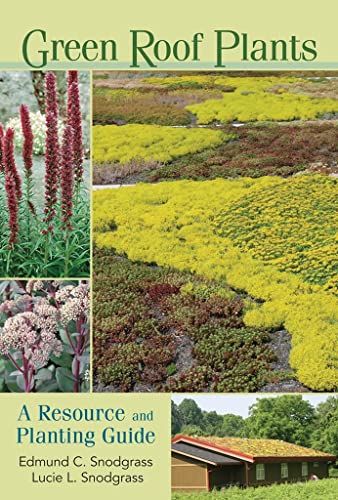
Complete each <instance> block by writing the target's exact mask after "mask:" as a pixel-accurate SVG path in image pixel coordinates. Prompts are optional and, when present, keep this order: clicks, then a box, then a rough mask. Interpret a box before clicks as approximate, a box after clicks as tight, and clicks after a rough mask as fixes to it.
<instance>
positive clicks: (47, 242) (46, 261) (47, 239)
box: [44, 229, 49, 276]
mask: <svg viewBox="0 0 338 500" xmlns="http://www.w3.org/2000/svg"><path fill="white" fill-rule="evenodd" d="M48 255H49V231H48V229H47V234H46V238H45V258H44V271H45V276H47V275H48V271H47V264H48Z"/></svg>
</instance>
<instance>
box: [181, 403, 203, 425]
mask: <svg viewBox="0 0 338 500" xmlns="http://www.w3.org/2000/svg"><path fill="white" fill-rule="evenodd" d="M178 408H179V411H180V415H181V418H182V424H183V425H198V427H201V423H202V422H203V412H202V410H201V408H200V407H199V406H198V405H197V403H196V402H195V401H194V400H193V399H183V401H182V402H181V403H180V405H179V406H178Z"/></svg>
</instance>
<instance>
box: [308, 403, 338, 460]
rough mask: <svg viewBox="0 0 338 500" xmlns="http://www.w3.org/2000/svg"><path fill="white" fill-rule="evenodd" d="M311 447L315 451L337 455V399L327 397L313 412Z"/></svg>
mask: <svg viewBox="0 0 338 500" xmlns="http://www.w3.org/2000/svg"><path fill="white" fill-rule="evenodd" d="M311 446H312V447H313V448H315V449H317V450H320V451H325V452H326V453H332V454H333V455H338V397H337V396H329V397H328V398H327V400H326V401H324V403H320V404H319V405H318V406H317V408H316V412H315V426H314V431H313V433H312V435H311Z"/></svg>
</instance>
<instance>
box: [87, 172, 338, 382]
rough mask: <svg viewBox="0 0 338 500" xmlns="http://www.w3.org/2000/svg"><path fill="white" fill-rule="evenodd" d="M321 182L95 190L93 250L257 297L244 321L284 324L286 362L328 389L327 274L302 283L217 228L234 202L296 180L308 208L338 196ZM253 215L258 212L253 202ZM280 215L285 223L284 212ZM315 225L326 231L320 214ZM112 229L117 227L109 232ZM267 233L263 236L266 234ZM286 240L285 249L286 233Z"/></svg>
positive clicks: (334, 370) (332, 357) (333, 345)
mask: <svg viewBox="0 0 338 500" xmlns="http://www.w3.org/2000/svg"><path fill="white" fill-rule="evenodd" d="M322 179H323V178H322V177H320V176H306V177H304V178H302V179H301V180H299V178H297V177H294V178H290V179H288V180H283V179H280V178H274V177H263V178H260V179H256V180H254V179H247V178H244V179H240V180H232V181H231V180H224V179H217V180H214V181H205V182H192V181H179V182H172V183H161V184H157V185H142V184H140V185H137V186H135V187H126V188H121V189H118V190H102V191H98V192H95V193H94V238H95V242H96V244H97V245H98V246H100V247H110V248H115V249H116V251H117V252H118V253H120V254H126V255H127V256H128V257H129V258H130V259H131V260H134V261H138V260H139V261H143V262H149V263H151V262H155V263H157V264H158V265H162V266H170V267H173V268H176V269H179V270H189V271H191V272H193V273H198V274H200V275H202V276H204V277H207V278H209V279H215V280H219V279H226V281H227V283H228V284H229V285H230V286H232V287H234V288H236V289H240V290H245V291H246V292H247V293H249V294H250V295H251V296H253V297H255V298H257V299H261V300H262V301H264V303H263V304H262V305H257V304H256V305H252V306H251V308H250V309H249V310H248V311H247V313H246V316H245V318H244V320H245V323H246V324H247V325H248V326H255V327H269V328H274V327H279V326H281V325H283V324H284V325H285V327H286V328H287V329H288V331H289V332H290V333H291V335H292V352H291V359H290V363H291V366H292V367H293V368H294V369H295V370H296V371H297V376H298V378H299V380H300V381H301V382H302V383H304V384H305V385H307V386H308V387H310V388H312V389H316V390H333V389H336V388H337V386H338V366H337V354H336V353H337V336H338V299H337V297H336V296H335V295H333V294H332V292H331V291H330V290H331V288H330V290H327V289H326V288H327V283H328V281H329V280H330V279H334V276H333V275H331V274H330V273H326V278H325V279H327V280H328V281H325V280H324V281H325V283H324V282H323V284H312V283H310V282H306V281H305V280H304V277H303V276H302V275H301V273H300V272H299V271H297V270H296V269H294V270H293V272H290V271H289V270H288V271H282V270H280V269H278V266H277V263H276V262H264V261H263V260H262V259H261V258H257V256H255V255H251V254H250V252H249V250H248V249H246V250H245V251H243V250H241V249H240V248H239V247H238V246H235V244H236V241H235V242H234V241H232V240H231V237H227V236H224V234H223V228H222V227H219V220H220V217H221V216H222V217H223V216H224V214H227V215H229V214H230V215H231V212H232V211H233V207H234V206H236V204H238V203H239V202H240V200H245V202H247V201H248V199H249V200H255V199H256V198H257V199H261V197H262V192H265V193H266V195H267V196H269V193H271V191H272V190H273V191H274V195H275V197H276V199H278V196H279V190H280V191H281V193H285V189H287V188H288V187H292V185H293V183H296V184H297V183H299V182H300V183H301V184H302V186H303V187H302V192H305V193H306V196H307V198H308V199H310V198H311V197H312V200H313V203H314V206H315V204H316V203H317V202H320V201H323V200H325V198H326V197H328V198H330V196H331V195H332V193H333V192H335V193H336V194H337V181H335V180H334V179H325V181H323V180H322ZM321 182H325V189H324V188H322V189H321V190H318V189H317V183H321ZM304 190H305V191H304ZM318 197H321V198H320V199H318ZM261 202H262V201H261ZM307 203H308V200H307ZM281 207H283V204H281ZM275 209H276V210H278V206H276V208H275ZM253 212H255V211H253ZM233 213H235V212H233ZM256 213H257V217H258V216H259V206H258V205H257V206H256ZM253 217H254V213H253ZM330 217H335V214H334V213H328V214H327V219H326V221H327V227H329V228H331V227H332V226H331V221H330V220H329V219H330ZM284 219H285V221H287V220H288V219H287V214H285V213H284ZM296 221H297V219H294V221H293V223H296ZM271 223H272V224H273V220H271ZM279 223H280V220H279V219H278V217H277V219H276V224H279ZM285 223H286V224H287V222H285ZM321 225H322V227H323V228H325V217H324V216H323V218H322V219H321ZM115 226H117V230H111V228H112V227H115ZM307 229H308V231H306V230H304V228H301V229H300V231H299V237H300V239H301V240H302V241H300V243H301V244H303V245H306V244H307V243H308V241H307V240H309V241H310V240H311V235H312V231H313V227H311V225H310V226H309V227H308V228H307ZM330 231H331V229H330ZM294 232H295V229H294V228H293V230H292V231H291V233H292V234H293V235H294V234H295V233H294ZM273 234H274V232H273V231H271V235H273ZM252 237H253V238H254V232H253V236H252ZM259 237H261V236H259ZM266 237H267V241H268V237H269V233H268V232H267V234H266ZM293 237H294V236H293ZM285 241H286V246H285V253H288V252H289V247H288V240H287V237H286V239H285ZM237 244H238V242H237ZM329 246H330V245H329ZM267 248H268V245H267ZM326 248H327V246H323V248H322V251H323V253H322V255H321V256H320V262H321V263H322V267H323V269H324V268H325V269H326V267H325V266H326V264H325V261H326V260H327V261H328V262H330V255H331V253H330V255H329V256H326V255H325V251H326V250H325V249H326ZM331 250H332V249H330V252H331ZM305 258H306V257H305ZM272 260H273V259H272ZM309 266H311V262H309ZM324 274H325V273H324Z"/></svg>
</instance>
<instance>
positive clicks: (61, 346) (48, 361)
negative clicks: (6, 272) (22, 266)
mask: <svg viewBox="0 0 338 500" xmlns="http://www.w3.org/2000/svg"><path fill="white" fill-rule="evenodd" d="M89 294H90V291H89V283H88V281H86V280H80V281H75V280H54V281H49V280H29V281H26V280H22V281H20V280H9V281H0V392H35V393H36V392H75V393H78V392H89V390H90V296H89Z"/></svg>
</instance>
